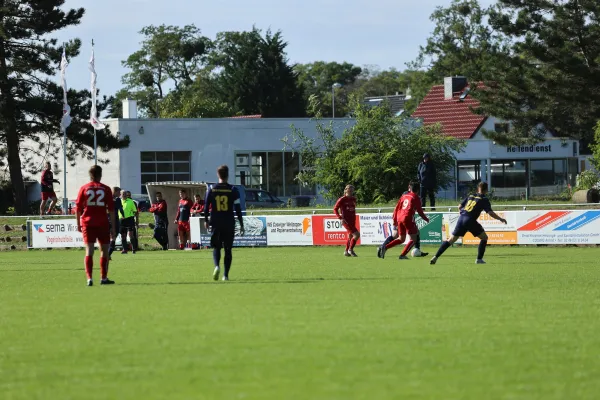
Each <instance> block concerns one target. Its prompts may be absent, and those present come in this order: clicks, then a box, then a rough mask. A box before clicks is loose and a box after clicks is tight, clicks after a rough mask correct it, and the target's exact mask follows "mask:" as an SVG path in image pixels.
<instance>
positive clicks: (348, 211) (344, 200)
mask: <svg viewBox="0 0 600 400" xmlns="http://www.w3.org/2000/svg"><path fill="white" fill-rule="evenodd" d="M333 212H334V213H335V215H336V216H337V217H338V218H339V219H340V220H341V221H342V225H343V226H344V228H345V229H346V232H348V241H347V242H346V250H345V251H344V256H346V257H358V256H357V255H356V253H355V252H354V246H356V242H357V241H358V239H359V238H360V232H359V231H358V229H356V197H354V186H352V185H347V186H346V188H345V189H344V195H343V196H342V197H340V198H339V199H338V201H337V202H336V203H335V206H334V207H333Z"/></svg>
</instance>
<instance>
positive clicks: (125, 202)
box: [121, 191, 139, 254]
mask: <svg viewBox="0 0 600 400" xmlns="http://www.w3.org/2000/svg"><path fill="white" fill-rule="evenodd" d="M121 203H122V206H123V210H122V212H121V243H122V244H123V251H121V254H127V249H128V248H129V246H128V245H127V233H129V235H130V239H131V246H132V250H133V254H135V252H136V251H137V248H138V240H137V231H136V227H138V226H139V219H138V218H139V213H138V209H137V206H136V205H135V202H134V201H133V200H132V199H131V197H129V196H128V192H126V191H122V192H121Z"/></svg>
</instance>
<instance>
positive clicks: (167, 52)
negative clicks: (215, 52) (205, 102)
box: [115, 25, 212, 118]
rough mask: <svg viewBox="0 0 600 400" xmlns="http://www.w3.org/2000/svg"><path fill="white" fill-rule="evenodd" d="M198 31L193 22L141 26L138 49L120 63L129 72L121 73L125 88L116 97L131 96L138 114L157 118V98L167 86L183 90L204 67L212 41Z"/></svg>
mask: <svg viewBox="0 0 600 400" xmlns="http://www.w3.org/2000/svg"><path fill="white" fill-rule="evenodd" d="M200 33H201V32H200V29H198V28H196V27H195V26H194V25H186V26H184V27H177V26H170V25H169V26H167V25H160V26H152V25H151V26H147V27H145V28H143V29H142V30H141V31H140V34H142V35H143V36H144V39H143V40H142V43H141V45H142V47H141V49H140V50H138V51H136V52H135V53H133V54H131V55H130V56H129V57H128V58H127V60H125V61H123V62H122V64H123V66H124V67H127V68H129V69H130V70H131V71H130V72H128V73H127V74H125V75H124V76H123V78H122V81H123V84H125V89H124V90H122V91H120V92H119V93H118V94H117V99H119V100H122V99H124V98H125V97H129V98H131V99H135V100H137V102H138V107H139V110H140V113H141V114H142V115H145V116H148V117H152V118H156V117H158V115H159V109H158V104H159V101H160V100H161V99H163V98H164V97H165V96H166V95H167V93H168V89H169V88H170V87H174V88H175V90H183V89H184V88H185V87H186V86H189V85H191V84H192V83H193V82H194V80H195V79H196V76H197V75H198V74H199V73H200V71H201V70H202V69H204V68H206V61H207V60H208V53H209V51H210V49H211V48H212V42H211V41H210V39H208V38H206V37H204V36H201V34H200ZM115 109H118V106H117V107H115Z"/></svg>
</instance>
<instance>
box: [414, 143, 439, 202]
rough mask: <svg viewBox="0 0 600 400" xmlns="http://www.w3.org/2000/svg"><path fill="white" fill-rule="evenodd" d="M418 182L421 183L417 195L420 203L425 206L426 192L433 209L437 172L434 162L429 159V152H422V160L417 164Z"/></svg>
mask: <svg viewBox="0 0 600 400" xmlns="http://www.w3.org/2000/svg"><path fill="white" fill-rule="evenodd" d="M418 175H419V183H421V190H420V193H419V195H420V196H419V197H421V204H422V206H423V207H425V203H426V198H427V194H429V201H430V202H431V209H432V211H435V191H436V189H437V176H436V175H437V174H436V171H435V164H434V163H433V161H432V160H431V157H430V156H429V154H427V153H425V154H423V162H422V163H420V164H419V169H418Z"/></svg>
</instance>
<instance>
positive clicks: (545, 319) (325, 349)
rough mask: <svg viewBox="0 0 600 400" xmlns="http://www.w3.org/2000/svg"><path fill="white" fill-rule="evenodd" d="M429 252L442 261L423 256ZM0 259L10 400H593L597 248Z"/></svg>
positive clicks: (1, 344)
mask: <svg viewBox="0 0 600 400" xmlns="http://www.w3.org/2000/svg"><path fill="white" fill-rule="evenodd" d="M425 250H427V251H434V249H433V248H429V249H425ZM357 252H358V254H359V256H360V257H359V258H357V259H346V258H343V257H342V256H341V253H342V250H341V249H340V248H316V247H314V248H303V249H301V248H288V249H282V248H279V249H277V248H272V249H235V250H234V257H235V258H234V267H233V269H232V273H231V279H232V280H231V281H230V282H213V281H212V280H211V273H212V267H211V265H212V262H211V253H210V252H209V251H205V250H202V251H194V252H140V253H138V254H136V255H131V254H130V255H127V256H122V255H120V254H117V255H115V257H114V261H113V262H112V263H111V267H110V268H111V273H110V276H111V278H112V279H114V280H116V281H117V284H116V285H114V286H111V287H102V286H99V285H98V283H99V282H98V273H99V271H98V267H97V257H96V266H95V271H94V273H95V277H96V286H94V287H91V288H90V287H86V286H85V274H84V271H83V268H82V259H83V252H82V251H56V250H53V251H31V252H5V253H2V254H1V255H0V260H1V262H0V305H1V306H0V349H1V350H0V393H1V394H2V395H1V396H0V397H1V398H2V399H83V398H85V399H192V398H194V399H238V398H239V399H378V400H379V399H400V398H406V399H474V400H475V399H476V400H481V399H544V400H549V399H597V398H598V393H600V357H599V356H598V355H599V354H600V335H598V332H599V331H600V285H599V282H600V279H599V278H600V269H598V264H597V258H598V255H599V251H598V249H597V248H514V247H513V248H510V247H503V248H498V247H496V248H493V247H492V248H489V249H488V252H487V255H486V259H487V261H488V264H487V265H484V266H481V265H475V264H474V260H475V253H476V249H474V248H452V249H449V250H448V251H447V253H446V254H445V255H444V256H443V257H442V258H441V259H440V261H439V262H438V264H437V265H435V266H430V265H428V262H427V260H428V258H425V259H423V258H422V259H412V260H409V261H403V262H401V261H399V260H397V258H396V255H397V254H393V253H397V251H390V252H389V253H388V257H387V258H386V259H385V260H379V259H377V258H376V257H375V255H374V252H375V249H374V248H373V247H359V248H358V249H357Z"/></svg>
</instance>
